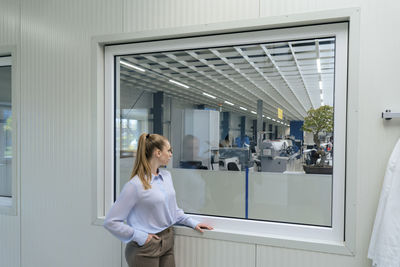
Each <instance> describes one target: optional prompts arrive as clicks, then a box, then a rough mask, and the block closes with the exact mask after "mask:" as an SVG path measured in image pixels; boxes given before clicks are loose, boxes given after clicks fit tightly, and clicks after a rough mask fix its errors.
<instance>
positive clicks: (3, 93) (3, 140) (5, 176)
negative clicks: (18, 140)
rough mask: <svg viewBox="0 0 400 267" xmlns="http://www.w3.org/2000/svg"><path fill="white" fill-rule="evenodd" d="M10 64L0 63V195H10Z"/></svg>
mask: <svg viewBox="0 0 400 267" xmlns="http://www.w3.org/2000/svg"><path fill="white" fill-rule="evenodd" d="M12 156H13V155H12V118H11V66H1V65H0V197H11V196H12V190H11V185H12Z"/></svg>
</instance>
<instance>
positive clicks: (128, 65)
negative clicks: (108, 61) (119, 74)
mask: <svg viewBox="0 0 400 267" xmlns="http://www.w3.org/2000/svg"><path fill="white" fill-rule="evenodd" d="M119 63H120V64H122V65H124V66H127V67H129V68H131V69H135V70H138V71H141V72H145V71H146V70H145V69H142V68H139V67H138V66H135V65H132V64H130V63H128V62H126V61H123V60H120V61H119Z"/></svg>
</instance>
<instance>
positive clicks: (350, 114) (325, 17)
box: [92, 8, 359, 255]
mask: <svg viewBox="0 0 400 267" xmlns="http://www.w3.org/2000/svg"><path fill="white" fill-rule="evenodd" d="M350 20H351V21H352V22H353V23H352V24H350V26H349V29H350V30H349V32H353V34H354V37H353V38H352V39H350V40H348V42H349V47H348V50H349V51H350V57H349V59H348V58H347V56H346V57H343V58H342V59H340V60H339V61H337V62H336V66H338V65H340V64H344V66H348V68H349V73H350V72H351V73H357V70H358V65H357V63H354V62H356V59H357V58H358V53H357V52H356V51H357V48H356V47H357V44H359V37H358V30H359V9H357V8H350V9H343V10H333V11H329V12H322V13H321V12H318V14H317V13H311V14H301V15H291V16H281V17H276V18H269V19H268V18H267V19H257V20H251V21H245V22H240V23H239V22H232V23H227V24H226V23H225V24H224V23H220V24H216V25H212V26H210V25H202V26H198V27H185V28H178V29H171V30H160V31H147V32H142V33H137V34H118V35H111V36H102V37H96V38H93V39H92V52H93V54H92V56H93V61H92V70H93V75H92V77H93V80H92V82H93V84H94V86H93V91H92V92H93V96H94V97H95V99H96V103H95V105H93V106H92V108H93V109H92V111H93V120H92V122H93V127H95V129H97V134H96V136H95V137H96V138H94V139H93V143H92V144H93V145H94V149H93V150H92V152H93V165H92V167H93V168H92V169H93V170H94V179H93V181H94V182H93V183H94V186H95V188H96V190H95V192H94V194H93V201H94V204H95V205H94V206H95V210H94V212H93V221H94V223H95V224H102V222H103V219H104V215H105V212H106V210H107V209H108V208H109V207H110V206H111V203H112V195H110V194H109V193H111V192H113V190H114V189H113V184H114V182H113V181H112V179H113V176H114V175H113V169H112V167H110V164H109V163H110V162H112V161H113V155H112V153H107V151H108V152H109V151H112V149H113V145H112V143H113V136H112V131H113V127H105V126H106V125H107V124H108V125H110V122H112V120H113V116H114V115H113V112H114V110H113V109H114V106H113V101H111V99H112V90H109V89H108V90H107V88H112V86H113V82H114V81H113V74H114V73H113V71H111V69H112V66H113V64H110V63H112V62H113V57H114V56H117V55H125V54H131V53H132V46H134V47H135V51H134V53H145V52H156V51H162V50H176V49H190V48H201V47H213V46H221V45H222V43H221V41H220V40H219V41H218V42H216V39H213V38H212V36H211V37H210V36H208V37H207V38H211V41H210V42H209V43H207V45H205V46H200V45H198V44H199V43H196V45H195V46H192V47H191V46H190V45H188V44H187V43H186V44H179V48H177V43H179V42H180V41H179V40H178V42H175V44H174V45H173V46H171V45H170V46H168V41H166V39H172V38H179V37H190V36H196V35H197V36H202V35H206V34H216V33H232V32H240V31H249V30H260V29H271V28H272V29H273V28H281V27H290V26H304V25H314V26H310V27H314V29H315V30H316V31H315V32H314V33H313V34H310V32H307V35H306V36H303V37H300V36H301V34H304V33H301V32H300V31H299V28H288V29H283V30H284V31H286V32H287V34H289V35H285V36H284V38H283V39H285V40H294V39H296V38H295V35H296V36H297V38H305V39H309V38H323V37H327V36H332V34H334V35H335V36H336V37H337V38H338V37H339V38H346V40H347V38H348V34H349V33H348V32H345V33H344V32H342V33H340V32H335V33H333V32H331V33H330V34H328V35H327V34H326V31H325V30H326V29H325V30H324V31H325V32H318V29H319V28H321V27H322V26H326V25H315V24H319V23H332V22H335V23H336V22H344V21H345V22H349V21H350ZM335 25H338V24H335ZM333 27H334V28H335V26H333ZM346 27H347V26H346ZM277 31H278V30H277ZM277 31H275V32H277ZM279 31H282V29H280V30H279ZM240 34H244V35H245V34H246V33H240ZM288 36H292V37H288ZM225 37H227V35H225V36H224V44H225V45H234V44H237V43H235V42H234V43H229V42H230V41H232V40H231V39H229V38H225ZM196 38H197V40H198V39H199V38H203V37H193V38H188V39H192V40H194V39H196ZM274 38H275V39H274ZM283 39H282V35H281V33H280V34H279V36H278V35H276V36H274V35H271V31H269V33H268V38H267V39H263V40H260V42H272V41H279V40H283ZM157 40H159V41H157ZM141 41H153V42H151V43H150V42H147V43H144V44H140V43H139V42H141ZM213 42H215V43H214V45H213ZM254 42H256V41H255V40H254V39H252V40H251V43H254ZM118 43H133V44H129V45H114V46H107V45H113V44H118ZM241 43H243V42H241ZM351 43H352V45H350V44H351ZM346 44H347V42H346ZM157 45H158V48H160V45H161V48H162V49H154V48H155V47H157ZM337 49H341V48H340V47H337ZM345 50H346V51H345V52H346V53H347V48H345ZM350 58H351V60H350ZM350 62H353V63H351V64H350ZM347 64H348V65H347ZM106 73H111V75H106ZM338 73H339V72H338V70H336V75H338ZM346 75H347V72H346ZM353 75H354V74H353ZM349 77H350V76H349ZM338 82H339V83H338ZM336 84H337V86H339V85H338V84H342V85H343V86H344V87H345V88H346V87H351V88H352V91H351V93H349V92H346V90H344V91H343V92H341V93H340V94H341V96H340V97H339V99H341V100H342V101H340V102H338V100H337V99H336V100H335V105H337V106H336V110H335V122H337V121H338V119H339V118H342V121H343V119H344V121H346V123H347V131H349V130H350V131H351V132H352V134H348V132H346V126H345V125H344V126H343V127H342V128H340V126H339V125H335V143H336V147H339V146H341V147H343V148H345V149H343V150H342V151H341V152H340V153H338V151H337V150H336V151H335V157H336V159H338V158H343V159H345V157H344V156H345V154H346V153H351V152H353V153H356V151H357V148H356V145H355V143H350V142H354V141H355V140H356V138H357V131H358V128H357V126H356V123H354V122H356V120H357V116H356V114H357V104H358V102H357V99H356V96H357V90H358V88H357V79H356V78H352V79H350V78H348V80H347V82H346V79H342V80H341V81H340V80H339V81H337V82H336ZM346 95H347V97H348V96H349V95H350V96H351V97H349V98H346ZM335 97H336V96H335ZM106 100H107V101H106ZM346 106H347V107H348V109H347V114H346V112H345V110H346ZM341 107H343V109H340V108H341ZM350 107H351V108H350ZM110 111H111V112H110ZM99 112H100V113H99ZM99 114H101V115H102V116H99ZM353 123H354V124H353ZM101 130H103V131H101ZM345 137H347V140H346V138H345ZM346 142H347V146H346ZM110 149H111V150H110ZM342 156H343V157H342ZM346 163H348V159H346V161H345V160H342V161H341V162H339V161H338V162H336V163H335V166H340V168H338V169H339V170H336V173H335V174H336V175H337V174H340V175H341V176H342V177H343V179H340V180H338V179H337V178H335V180H334V181H335V182H334V185H333V186H334V188H335V189H337V188H343V190H341V191H340V192H339V191H338V190H336V191H337V192H339V193H338V194H335V193H334V198H338V195H342V196H343V197H341V198H339V199H340V200H338V201H337V202H334V203H337V205H335V207H333V213H334V214H333V224H332V225H333V227H332V229H331V230H329V229H328V230H327V229H326V228H325V229H321V227H315V226H305V225H290V224H286V223H270V222H257V221H256V222H249V221H248V220H238V219H225V218H218V217H208V216H201V219H204V220H207V221H209V222H211V223H216V224H217V227H216V229H215V231H210V232H207V233H205V234H203V235H202V237H204V238H211V239H222V240H230V241H236V242H245V243H251V244H263V245H273V246H283V247H288V248H300V249H308V250H313V251H321V252H329V253H338V254H344V255H353V254H354V251H355V211H356V209H355V196H356V195H355V188H356V180H355V177H356V174H357V169H356V167H355V166H351V167H350V168H349V167H348V166H349V164H347V165H346ZM345 174H346V175H347V176H349V174H350V175H351V177H352V179H351V180H350V179H348V180H345V178H344V177H345ZM345 185H346V190H349V191H350V193H346V199H345V198H344V195H345V190H344V188H345ZM345 201H346V204H345V203H344V202H345ZM339 211H340V212H339ZM345 211H346V217H344V214H345ZM339 213H340V214H339ZM338 214H339V215H338ZM193 217H197V218H199V216H197V215H193ZM233 221H235V223H234V224H232V222H233ZM236 222H237V223H236ZM249 223H253V224H252V225H251V227H250V224H249ZM266 226H268V227H267V228H266ZM288 227H289V228H288ZM290 228H292V229H290ZM243 229H252V230H251V231H246V230H243ZM176 233H177V234H178V235H187V236H197V237H198V236H199V235H198V234H197V233H195V232H194V231H192V230H191V229H187V228H182V227H176ZM344 236H345V237H346V238H345V240H344Z"/></svg>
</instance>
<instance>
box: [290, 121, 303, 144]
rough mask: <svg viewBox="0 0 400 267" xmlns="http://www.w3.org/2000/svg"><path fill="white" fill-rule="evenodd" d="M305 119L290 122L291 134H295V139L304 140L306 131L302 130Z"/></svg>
mask: <svg viewBox="0 0 400 267" xmlns="http://www.w3.org/2000/svg"><path fill="white" fill-rule="evenodd" d="M303 124H304V121H291V122H290V135H292V136H294V139H295V140H301V141H303V140H304V132H303V131H302V130H301V127H302V126H303Z"/></svg>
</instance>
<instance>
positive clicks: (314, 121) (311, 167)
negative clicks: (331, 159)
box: [302, 105, 333, 174]
mask: <svg viewBox="0 0 400 267" xmlns="http://www.w3.org/2000/svg"><path fill="white" fill-rule="evenodd" d="M302 130H303V131H305V132H310V133H312V134H313V141H314V143H315V145H316V153H315V157H314V160H312V161H311V164H308V165H303V169H304V171H305V172H306V173H324V174H332V166H330V165H327V164H325V159H326V153H325V150H324V149H323V148H321V141H320V140H319V134H320V133H322V132H332V131H333V107H331V106H329V105H326V106H320V107H319V108H317V109H313V108H311V109H310V110H309V111H308V112H307V117H305V118H304V124H303V126H302ZM317 158H320V161H319V162H318V163H317Z"/></svg>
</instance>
